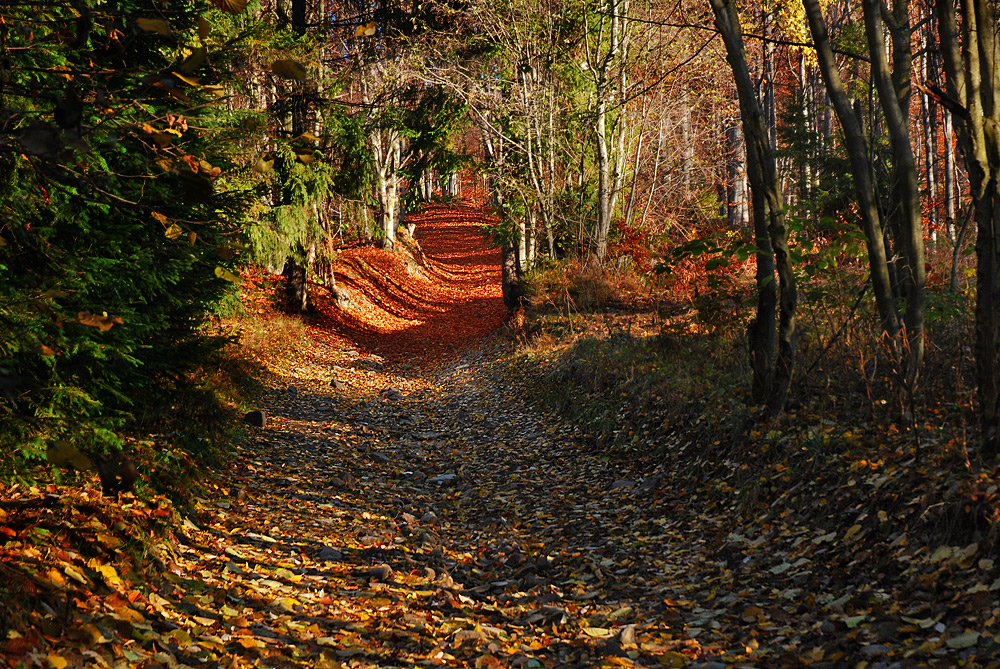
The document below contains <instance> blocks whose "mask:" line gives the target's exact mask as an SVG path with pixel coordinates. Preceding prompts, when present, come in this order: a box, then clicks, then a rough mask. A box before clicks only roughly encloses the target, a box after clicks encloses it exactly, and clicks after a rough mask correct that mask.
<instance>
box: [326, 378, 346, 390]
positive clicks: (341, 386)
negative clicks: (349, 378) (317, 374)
mask: <svg viewBox="0 0 1000 669" xmlns="http://www.w3.org/2000/svg"><path fill="white" fill-rule="evenodd" d="M330 385H331V386H333V389H334V390H344V389H345V388H346V387H347V386H345V385H344V384H343V383H341V382H340V381H339V380H338V379H330Z"/></svg>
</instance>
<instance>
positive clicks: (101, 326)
mask: <svg viewBox="0 0 1000 669" xmlns="http://www.w3.org/2000/svg"><path fill="white" fill-rule="evenodd" d="M76 320H77V322H78V323H80V324H81V325H86V326H87V327H91V328H97V329H98V330H100V331H101V332H107V331H108V330H110V329H111V328H112V327H113V326H114V325H115V324H118V325H121V324H122V323H123V322H124V321H123V320H122V318H121V317H120V316H108V314H107V312H104V313H103V314H101V315H100V316H98V315H96V314H92V313H90V312H89V311H81V312H79V313H78V314H77V315H76Z"/></svg>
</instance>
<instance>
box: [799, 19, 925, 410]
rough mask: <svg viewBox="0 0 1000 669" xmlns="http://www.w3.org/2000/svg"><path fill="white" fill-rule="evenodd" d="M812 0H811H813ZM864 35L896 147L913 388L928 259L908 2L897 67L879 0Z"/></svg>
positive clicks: (896, 222)
mask: <svg viewBox="0 0 1000 669" xmlns="http://www.w3.org/2000/svg"><path fill="white" fill-rule="evenodd" d="M810 1H811V0H810ZM862 7H863V9H864V21H865V35H866V37H867V39H868V53H869V54H870V56H871V70H872V77H873V78H874V79H875V88H876V90H877V92H878V97H879V101H880V102H881V103H882V110H883V113H884V114H885V125H886V130H887V132H888V135H889V145H890V147H891V150H892V157H893V172H894V177H895V183H894V184H893V190H894V191H895V194H896V203H897V204H898V206H899V211H898V213H896V214H895V215H894V216H893V217H892V219H891V220H892V228H893V231H894V237H895V240H896V243H897V244H898V245H899V247H900V250H901V255H902V256H903V257H902V260H903V262H902V263H901V264H900V271H899V281H900V288H901V294H902V295H903V296H904V298H905V300H906V310H905V312H904V316H903V325H904V328H905V331H904V332H903V336H904V338H905V340H904V341H903V342H901V344H902V348H901V350H900V353H903V352H904V351H905V364H906V369H905V381H906V384H907V387H908V388H910V389H911V390H912V388H913V386H914V384H916V382H917V379H918V377H919V374H920V368H921V365H922V364H923V359H924V287H925V284H926V282H927V275H926V269H925V265H924V227H923V215H922V211H921V207H920V185H919V182H918V178H917V165H916V161H915V160H914V159H913V147H912V145H911V144H910V130H909V128H910V115H909V109H910V105H909V98H910V94H909V90H910V71H911V67H910V63H911V62H912V58H911V57H910V52H911V48H910V31H909V24H908V11H909V9H908V5H907V3H906V2H898V3H897V5H896V8H895V12H894V13H895V15H896V16H895V19H896V21H897V22H898V23H897V24H896V25H894V26H893V28H892V35H893V44H892V52H893V64H894V65H895V69H894V71H892V72H890V70H889V63H888V62H887V61H886V57H885V51H886V49H885V42H884V40H883V37H882V35H883V29H882V18H881V15H880V13H879V2H878V0H863V2H862Z"/></svg>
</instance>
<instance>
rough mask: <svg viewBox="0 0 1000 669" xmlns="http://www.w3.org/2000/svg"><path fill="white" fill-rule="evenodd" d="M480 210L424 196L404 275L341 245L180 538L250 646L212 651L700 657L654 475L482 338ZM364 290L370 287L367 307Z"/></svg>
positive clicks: (445, 658)
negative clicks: (570, 418)
mask: <svg viewBox="0 0 1000 669" xmlns="http://www.w3.org/2000/svg"><path fill="white" fill-rule="evenodd" d="M479 220H481V215H480V214H478V213H477V212H476V211H475V210H470V209H445V210H442V209H432V210H431V216H429V217H428V219H427V220H424V221H421V222H418V239H419V240H420V242H421V245H422V246H423V250H424V253H425V254H426V256H427V258H428V262H427V263H426V265H425V267H424V270H423V271H421V272H414V271H413V268H412V267H409V268H408V267H407V265H406V263H405V261H402V259H401V258H398V257H393V255H392V254H382V253H381V252H377V251H372V250H370V249H369V250H365V251H363V252H359V253H357V254H355V255H352V256H350V257H348V258H345V262H344V264H343V265H344V267H346V268H347V270H346V272H338V286H339V287H343V286H344V284H345V283H348V282H350V286H351V293H352V297H351V301H352V306H351V309H349V310H341V312H340V313H336V312H335V311H334V310H333V308H332V307H330V306H321V311H322V313H323V315H324V318H323V319H321V320H320V321H319V322H318V323H317V324H316V325H315V326H314V328H313V331H312V334H313V339H314V341H316V342H317V344H316V346H314V347H312V348H311V350H309V351H303V352H302V357H301V359H299V360H297V361H294V362H293V361H288V362H289V364H288V366H287V376H286V379H285V385H284V387H278V388H275V389H273V390H272V392H271V393H270V402H269V405H268V406H267V407H266V408H267V411H268V414H269V420H268V425H267V426H266V427H265V428H264V429H262V430H260V431H258V432H257V434H256V437H255V439H253V440H252V442H251V443H249V444H248V445H247V446H246V447H245V449H244V450H243V453H242V457H241V458H240V461H239V462H238V463H237V464H236V466H235V467H234V468H233V470H232V471H231V472H229V473H228V474H227V477H228V478H230V479H231V480H232V483H233V486H234V487H233V488H232V489H230V490H226V491H224V492H226V493H229V494H230V495H231V497H232V498H233V501H232V506H229V502H227V503H226V504H225V505H224V506H226V507H227V509H219V510H218V511H216V512H215V513H214V516H213V517H212V518H211V520H209V519H207V518H203V519H201V520H202V522H203V523H206V524H207V529H208V532H209V534H208V535H205V536H203V540H204V542H205V545H204V546H202V547H200V548H192V549H191V553H192V555H193V556H200V557H199V559H201V560H203V561H206V562H208V563H210V562H212V561H213V560H214V565H215V566H214V568H212V567H210V566H209V564H204V565H199V566H200V567H202V569H203V570H202V571H201V574H202V576H203V577H204V578H205V579H206V584H207V585H208V586H209V587H210V588H213V589H216V592H218V591H224V592H225V593H226V595H225V600H226V602H227V607H226V608H225V609H223V612H224V614H225V615H228V616H229V618H228V619H227V620H226V625H227V626H229V627H230V628H231V629H232V632H231V636H230V637H229V638H234V639H236V640H237V641H239V642H240V643H242V644H243V645H244V646H245V647H237V646H234V645H233V644H232V643H231V642H230V643H228V644H227V646H226V649H227V650H228V651H229V652H234V651H236V652H238V654H239V655H241V656H243V658H244V660H246V661H248V662H249V661H252V660H259V661H260V663H261V664H263V665H267V666H285V665H296V664H302V665H306V666H323V663H324V662H327V663H328V664H329V666H340V665H338V664H337V663H338V662H340V663H343V666H358V667H375V666H378V667H396V666H400V667H403V666H406V667H409V666H416V665H443V666H470V667H590V666H664V665H666V666H674V665H676V666H684V665H686V664H687V663H688V661H689V659H690V658H692V657H694V656H697V655H699V654H701V652H702V651H703V650H704V649H703V648H702V647H701V646H700V645H699V644H698V643H697V642H696V641H694V640H693V639H685V638H684V636H683V635H679V634H678V632H680V630H681V629H682V627H683V625H682V623H681V619H682V617H681V616H680V615H679V614H678V613H676V611H675V609H676V605H675V604H673V602H671V600H672V599H682V597H681V595H680V593H681V592H683V591H685V590H686V589H687V588H688V587H689V584H688V582H687V578H685V577H684V575H683V572H684V564H685V559H684V557H683V556H684V555H685V554H687V553H688V552H689V551H691V550H693V549H695V548H696V542H691V541H689V540H685V539H684V538H683V537H682V536H680V534H679V533H667V532H666V531H665V529H664V527H665V526H666V525H667V523H666V522H665V521H663V520H662V519H663V518H666V517H669V516H668V514H666V513H664V506H665V505H666V504H667V500H666V498H665V497H664V496H663V495H661V494H659V493H658V491H657V488H658V485H659V483H660V480H659V478H657V477H651V478H648V479H646V480H641V479H640V480H632V479H630V478H629V476H628V474H627V473H626V472H624V471H621V467H622V466H621V465H620V464H618V463H615V462H613V461H611V460H609V459H607V458H605V457H602V456H601V455H600V454H599V453H595V452H594V451H593V449H592V448H590V447H587V446H586V445H584V443H583V440H581V439H579V438H578V437H577V436H576V435H575V434H574V433H573V431H572V430H571V429H569V428H568V427H566V426H565V425H563V424H561V423H560V421H559V420H558V419H557V418H556V417H553V416H546V415H542V414H540V413H539V412H538V411H536V410H534V409H532V408H530V407H528V406H527V405H526V404H525V403H524V401H523V400H522V395H523V393H522V392H521V389H519V388H517V387H516V386H514V385H511V384H510V383H509V382H508V381H507V380H506V378H505V374H504V371H503V370H504V365H505V362H504V359H503V358H504V355H505V352H504V348H505V347H504V346H503V345H501V344H500V343H499V342H498V341H497V340H496V339H489V338H486V335H487V334H488V333H489V331H490V330H493V329H496V327H497V325H499V323H500V318H502V313H503V312H502V311H501V310H502V304H499V302H498V300H499V288H498V283H499V276H498V274H499V269H498V267H497V263H498V260H499V258H498V257H497V255H498V254H495V253H491V252H490V251H488V250H487V249H486V248H485V245H484V242H483V240H482V238H481V236H480V235H479V234H478V228H477V227H473V228H470V227H469V226H470V224H475V226H478V221H479ZM456 233H457V234H456ZM359 260H360V262H359ZM373 268H378V270H377V271H372V270H373ZM374 281H378V282H380V283H381V286H382V287H383V288H385V290H384V292H383V293H381V294H372V293H368V294H367V295H368V296H367V297H364V298H362V296H361V295H359V293H360V292H361V291H362V290H365V289H366V288H369V289H370V288H376V287H377V286H375V285H371V286H367V287H366V286H365V282H374ZM414 294H419V296H420V299H418V300H408V299H407V296H412V295H414ZM359 306H361V307H363V308H359ZM498 306H499V309H498ZM498 312H499V313H498ZM345 324H346V325H348V326H349V327H345ZM331 326H332V327H331ZM334 328H336V331H333V329H334ZM345 337H346V339H347V341H346V342H345V341H344V338H345ZM429 337H433V338H434V340H433V345H431V346H427V341H426V339H427V338H429ZM476 338H478V341H476ZM422 340H424V341H422ZM470 343H471V344H472V346H469V344H470ZM463 345H464V346H463ZM459 349H461V350H459ZM453 350H459V352H458V353H457V354H453V355H450V356H449V355H446V354H447V353H449V352H451V351H453ZM227 499H229V497H227ZM650 537H658V538H657V539H656V540H655V541H651V540H650ZM671 544H675V545H674V546H673V547H671V546H670V545H671ZM206 552H208V553H209V554H210V555H209V556H208V557H206V556H205V553H206ZM668 558H669V559H670V560H671V563H670V564H668V563H667V562H666V560H667V559H668ZM193 568H194V569H196V570H197V569H198V567H193ZM675 589H676V590H677V591H678V592H677V593H674V592H673V591H674V590H675ZM218 598H219V596H218V595H216V599H218ZM674 626H679V627H677V629H674ZM234 635H241V636H240V637H236V636H234Z"/></svg>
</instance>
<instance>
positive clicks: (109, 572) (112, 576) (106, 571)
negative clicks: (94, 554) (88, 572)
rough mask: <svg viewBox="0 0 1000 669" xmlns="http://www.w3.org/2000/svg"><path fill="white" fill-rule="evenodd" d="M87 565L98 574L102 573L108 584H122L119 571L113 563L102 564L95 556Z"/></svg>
mask: <svg viewBox="0 0 1000 669" xmlns="http://www.w3.org/2000/svg"><path fill="white" fill-rule="evenodd" d="M87 566H88V567H90V568H91V569H93V570H94V571H96V572H97V573H98V574H100V575H101V578H102V579H104V582H105V583H107V584H108V585H113V586H120V585H122V580H121V578H120V577H119V576H118V572H117V571H115V568H114V567H112V566H111V565H109V564H101V563H100V562H98V561H97V558H94V559H92V560H90V562H88V563H87Z"/></svg>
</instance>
